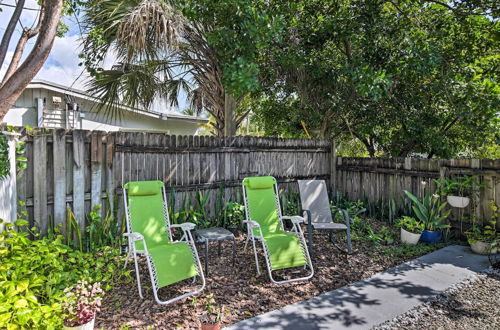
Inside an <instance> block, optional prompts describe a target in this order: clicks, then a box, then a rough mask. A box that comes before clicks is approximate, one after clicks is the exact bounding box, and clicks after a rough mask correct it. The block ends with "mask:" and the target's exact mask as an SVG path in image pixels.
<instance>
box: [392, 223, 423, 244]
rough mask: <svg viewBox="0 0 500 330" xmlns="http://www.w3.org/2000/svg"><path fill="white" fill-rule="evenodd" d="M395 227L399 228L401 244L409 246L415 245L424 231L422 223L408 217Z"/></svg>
mask: <svg viewBox="0 0 500 330" xmlns="http://www.w3.org/2000/svg"><path fill="white" fill-rule="evenodd" d="M397 226H398V227H399V228H401V242H402V243H405V244H410V245H415V244H417V243H418V241H419V240H420V236H422V232H423V231H424V224H423V223H421V222H420V221H418V220H417V219H415V218H413V217H408V216H404V217H403V218H401V219H400V220H399V221H398V223H397Z"/></svg>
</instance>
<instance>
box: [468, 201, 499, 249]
mask: <svg viewBox="0 0 500 330" xmlns="http://www.w3.org/2000/svg"><path fill="white" fill-rule="evenodd" d="M488 203H489V205H490V209H491V211H492V214H491V218H490V219H489V220H488V221H487V224H486V225H484V227H481V226H479V225H478V224H476V223H473V225H472V228H471V229H470V230H469V231H467V232H465V235H466V236H467V240H468V241H469V243H475V242H478V241H480V242H485V243H492V244H494V246H495V247H496V246H499V245H500V234H499V233H498V232H497V219H498V206H496V205H495V201H494V200H490V201H488Z"/></svg>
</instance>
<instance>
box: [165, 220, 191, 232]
mask: <svg viewBox="0 0 500 330" xmlns="http://www.w3.org/2000/svg"><path fill="white" fill-rule="evenodd" d="M170 227H171V228H181V229H182V230H184V231H189V230H193V229H194V228H195V227H196V225H195V224H194V223H192V222H184V223H180V224H176V225H170Z"/></svg>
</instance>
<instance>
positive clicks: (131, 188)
mask: <svg viewBox="0 0 500 330" xmlns="http://www.w3.org/2000/svg"><path fill="white" fill-rule="evenodd" d="M124 187H125V189H127V194H128V195H129V196H152V195H156V194H159V195H161V194H162V190H161V188H163V182H161V181H135V182H129V183H127V184H125V186H124Z"/></svg>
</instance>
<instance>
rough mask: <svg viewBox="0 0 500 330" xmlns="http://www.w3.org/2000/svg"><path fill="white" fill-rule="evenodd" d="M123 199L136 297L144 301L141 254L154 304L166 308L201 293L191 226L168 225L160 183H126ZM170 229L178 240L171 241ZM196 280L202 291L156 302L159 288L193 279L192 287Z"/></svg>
mask: <svg viewBox="0 0 500 330" xmlns="http://www.w3.org/2000/svg"><path fill="white" fill-rule="evenodd" d="M123 199H124V203H125V210H126V212H125V214H126V219H127V233H126V234H124V235H125V236H126V237H128V246H129V255H128V256H127V260H128V258H129V257H130V256H131V255H133V257H134V262H135V273H136V277H137V287H138V290H139V296H140V297H141V298H143V296H142V289H141V281H140V277H139V266H138V263H137V258H138V255H140V254H142V255H144V256H146V260H147V265H148V269H149V275H150V277H151V283H152V285H153V294H154V297H155V300H156V302H157V303H159V304H163V305H166V304H170V303H172V302H174V301H177V300H179V299H183V298H186V297H189V296H192V295H195V294H197V293H199V292H201V291H202V290H203V289H204V288H205V277H204V275H203V271H202V269H201V264H200V260H199V258H198V252H197V251H196V246H195V244H194V241H193V237H192V235H191V230H193V229H194V224H192V223H189V222H186V223H182V224H179V225H171V224H170V219H169V216H168V208H167V202H166V200H167V199H166V193H165V186H164V184H163V182H161V181H141V182H129V183H127V184H125V186H124V189H123ZM171 228H180V229H182V231H183V235H182V238H181V239H180V240H178V241H174V240H173V239H172V233H171V230H170V229H171ZM125 266H126V263H125ZM197 276H200V277H201V281H202V285H201V288H199V289H197V290H194V291H191V292H188V293H186V294H183V295H181V296H178V297H175V298H172V299H170V300H166V301H162V300H160V299H159V298H158V290H159V289H160V288H162V287H165V286H168V285H171V284H173V283H176V282H180V281H182V280H186V279H189V278H193V283H194V282H195V281H196V277H197Z"/></svg>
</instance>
